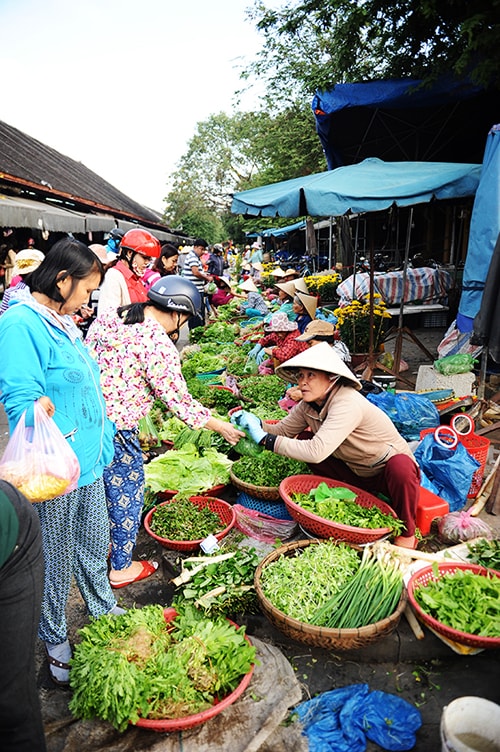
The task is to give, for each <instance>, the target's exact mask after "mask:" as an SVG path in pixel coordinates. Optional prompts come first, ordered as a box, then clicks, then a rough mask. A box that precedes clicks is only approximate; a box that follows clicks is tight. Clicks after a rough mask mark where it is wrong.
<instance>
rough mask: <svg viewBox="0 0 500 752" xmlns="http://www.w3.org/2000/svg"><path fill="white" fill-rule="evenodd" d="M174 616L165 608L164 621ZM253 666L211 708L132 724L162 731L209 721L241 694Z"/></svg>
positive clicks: (173, 610) (246, 684)
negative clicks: (178, 716)
mask: <svg viewBox="0 0 500 752" xmlns="http://www.w3.org/2000/svg"><path fill="white" fill-rule="evenodd" d="M176 616H177V612H176V610H175V609H174V608H166V609H165V621H166V622H167V623H168V622H171V621H173V620H174V619H175V617H176ZM228 621H229V622H230V623H231V624H232V625H233V627H236V628H238V625H237V624H235V623H234V622H233V621H231V619H228ZM245 640H246V641H247V642H248V643H249V644H250V645H251V644H252V643H251V642H250V640H249V638H248V636H247V635H245ZM254 668H255V665H254V664H252V666H251V667H250V671H249V672H248V673H247V674H245V675H244V676H243V678H242V680H241V681H240V683H239V684H238V686H237V687H236V689H233V691H232V692H230V694H228V695H226V696H225V697H222V698H221V699H220V700H219V701H218V702H216V703H214V705H212V707H211V708H207V710H203V711H202V712H201V713H195V714H193V715H187V716H185V717H184V718H165V719H162V718H155V719H149V718H139V720H138V721H137V722H136V723H135V724H134V725H135V726H141V727H142V728H147V729H150V730H151V731H159V732H163V733H165V732H168V731H183V730H185V729H190V728H194V726H200V725H201V724H202V723H205V722H206V721H209V720H210V719H211V718H213V717H214V716H216V715H218V714H219V713H221V712H222V711H223V710H225V709H226V708H227V707H229V705H232V704H233V702H235V701H236V700H237V699H238V697H240V696H241V695H242V694H243V692H244V691H245V689H246V688H247V687H248V685H249V684H250V679H251V678H252V674H253V672H254Z"/></svg>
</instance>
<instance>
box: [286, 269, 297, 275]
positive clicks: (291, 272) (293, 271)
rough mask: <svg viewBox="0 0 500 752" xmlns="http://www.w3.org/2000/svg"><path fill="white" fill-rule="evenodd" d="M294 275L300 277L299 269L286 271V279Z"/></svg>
mask: <svg viewBox="0 0 500 752" xmlns="http://www.w3.org/2000/svg"><path fill="white" fill-rule="evenodd" d="M294 275H298V271H297V269H285V273H284V275H283V276H284V277H293V276H294Z"/></svg>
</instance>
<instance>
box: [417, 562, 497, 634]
mask: <svg viewBox="0 0 500 752" xmlns="http://www.w3.org/2000/svg"><path fill="white" fill-rule="evenodd" d="M457 570H462V571H469V572H473V573H474V574H481V575H484V576H485V577H500V572H497V571H496V570H494V569H486V568H485V567H481V566H479V565H477V564H466V563H459V562H444V563H439V564H438V570H437V572H436V571H435V565H434V564H433V565H431V566H428V567H422V568H421V569H418V570H417V571H416V572H415V573H414V574H413V575H412V576H411V577H410V579H409V581H408V585H407V588H408V599H409V601H410V603H411V606H412V608H413V609H414V611H415V613H416V614H417V616H418V618H419V619H420V621H422V622H423V623H424V624H426V625H427V626H428V627H430V628H431V629H432V630H434V631H435V632H438V634H440V635H443V637H446V638H448V639H449V640H453V641H454V642H458V644H459V645H467V646H468V647H471V648H499V647H500V637H481V635H474V634H469V633H468V632H460V631H459V630H458V629H453V627H449V626H447V625H446V624H443V623H442V622H440V621H438V620H437V619H435V618H434V617H433V616H431V615H430V614H428V613H427V612H426V611H424V610H423V609H422V607H421V606H420V604H419V603H418V602H417V600H416V598H415V591H416V590H418V589H419V588H420V587H425V585H427V584H428V583H429V582H430V581H431V580H439V579H440V578H441V577H443V576H444V575H445V574H453V573H454V572H456V571H457Z"/></svg>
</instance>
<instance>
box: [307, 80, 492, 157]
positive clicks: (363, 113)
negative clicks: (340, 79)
mask: <svg viewBox="0 0 500 752" xmlns="http://www.w3.org/2000/svg"><path fill="white" fill-rule="evenodd" d="M312 109H313V112H314V115H315V118H316V130H317V132H318V135H319V138H320V140H321V144H322V146H323V150H324V152H325V156H326V160H327V164H328V168H329V169H331V170H332V169H334V168H335V167H340V166H341V165H348V164H354V163H356V162H361V161H362V160H363V159H365V158H366V157H379V158H380V159H384V160H386V161H402V160H410V161H435V162H437V161H439V162H469V163H473V162H479V161H480V160H481V159H482V144H483V142H484V141H483V140H484V134H485V133H487V132H488V129H489V128H490V127H491V124H492V123H494V122H496V120H497V119H498V94H497V93H496V92H493V91H492V92H485V91H484V90H482V89H480V88H478V87H477V86H474V85H473V84H471V83H470V82H468V81H457V80H456V79H453V78H451V77H447V78H443V79H441V80H439V81H437V82H435V83H434V84H433V85H432V86H429V85H425V86H423V85H422V81H420V80H416V79H413V80H412V79H398V80H391V81H368V82H360V83H351V84H337V85H336V86H334V87H333V89H331V90H330V91H318V92H316V94H315V96H314V98H313V101H312Z"/></svg>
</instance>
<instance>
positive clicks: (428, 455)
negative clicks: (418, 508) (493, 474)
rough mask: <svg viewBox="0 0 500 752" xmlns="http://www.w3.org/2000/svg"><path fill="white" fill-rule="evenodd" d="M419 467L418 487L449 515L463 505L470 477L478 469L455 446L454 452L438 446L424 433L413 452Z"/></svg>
mask: <svg viewBox="0 0 500 752" xmlns="http://www.w3.org/2000/svg"><path fill="white" fill-rule="evenodd" d="M414 456H415V459H416V461H417V463H418V465H419V467H420V472H421V480H420V483H421V485H422V486H423V487H424V488H426V489H427V490H428V491H432V493H434V494H437V496H440V497H441V498H442V499H444V500H445V501H447V502H448V504H449V506H450V512H456V511H458V510H459V509H462V507H463V506H464V505H465V503H466V501H467V494H468V492H469V488H470V485H471V482H472V476H473V475H474V473H475V472H476V470H477V469H478V468H479V467H480V466H481V465H480V463H479V462H478V461H477V460H476V459H475V458H474V457H473V456H472V455H471V454H469V452H468V451H467V449H466V448H465V447H464V445H463V444H461V443H460V442H458V444H457V446H456V448H455V449H450V448H448V447H444V446H441V445H440V444H438V442H437V441H436V439H435V438H434V434H433V433H428V434H427V435H426V436H424V438H423V439H422V441H421V442H420V444H419V445H418V446H417V448H416V449H415V452H414Z"/></svg>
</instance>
